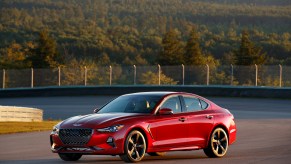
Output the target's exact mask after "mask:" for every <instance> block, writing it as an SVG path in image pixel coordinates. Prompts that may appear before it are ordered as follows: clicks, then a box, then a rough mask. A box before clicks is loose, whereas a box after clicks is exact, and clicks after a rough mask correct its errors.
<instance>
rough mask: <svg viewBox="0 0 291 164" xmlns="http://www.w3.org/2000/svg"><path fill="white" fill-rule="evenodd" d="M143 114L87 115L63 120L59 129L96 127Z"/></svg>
mask: <svg viewBox="0 0 291 164" xmlns="http://www.w3.org/2000/svg"><path fill="white" fill-rule="evenodd" d="M141 115H145V114H139V113H106V114H105V113H104V114H89V115H82V116H75V117H71V118H68V119H66V120H64V121H63V122H62V123H61V124H60V128H77V127H90V128H93V127H98V126H101V125H104V124H106V123H108V124H114V122H116V121H121V120H124V119H129V118H132V117H137V116H141Z"/></svg>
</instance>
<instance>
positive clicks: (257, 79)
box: [255, 64, 258, 86]
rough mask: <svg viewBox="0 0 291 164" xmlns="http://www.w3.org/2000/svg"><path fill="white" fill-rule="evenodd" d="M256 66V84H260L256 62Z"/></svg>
mask: <svg viewBox="0 0 291 164" xmlns="http://www.w3.org/2000/svg"><path fill="white" fill-rule="evenodd" d="M255 67H256V86H258V66H257V64H255Z"/></svg>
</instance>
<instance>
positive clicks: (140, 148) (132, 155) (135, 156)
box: [120, 130, 146, 162]
mask: <svg viewBox="0 0 291 164" xmlns="http://www.w3.org/2000/svg"><path fill="white" fill-rule="evenodd" d="M145 152H146V141H145V138H144V136H143V134H142V133H141V132H139V131H137V130H134V131H132V132H130V133H129V134H128V136H127V137H126V140H125V145H124V154H122V155H120V158H121V159H122V160H123V161H125V162H139V161H141V160H142V159H143V157H144V155H145Z"/></svg>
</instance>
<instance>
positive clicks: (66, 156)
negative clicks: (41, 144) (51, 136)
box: [59, 153, 82, 161]
mask: <svg viewBox="0 0 291 164" xmlns="http://www.w3.org/2000/svg"><path fill="white" fill-rule="evenodd" d="M59 156H60V158H61V159H62V160H64V161H78V160H79V159H80V158H81V157H82V154H78V153H59Z"/></svg>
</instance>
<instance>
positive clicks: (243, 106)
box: [0, 97, 291, 164]
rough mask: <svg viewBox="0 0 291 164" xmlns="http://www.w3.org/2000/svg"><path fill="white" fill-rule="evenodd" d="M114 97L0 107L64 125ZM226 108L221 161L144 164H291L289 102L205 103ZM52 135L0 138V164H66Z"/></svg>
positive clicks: (187, 155) (178, 155)
mask: <svg viewBox="0 0 291 164" xmlns="http://www.w3.org/2000/svg"><path fill="white" fill-rule="evenodd" d="M112 98H114V97H46V98H9V99H0V104H1V105H15V106H28V107H37V108H41V109H44V114H45V118H53V119H59V118H61V119H64V118H66V117H70V116H73V115H78V114H86V113H91V112H92V109H94V107H100V106H102V105H103V104H104V103H106V102H107V101H109V100H110V99H112ZM209 99H210V100H212V101H214V102H215V103H217V104H218V105H221V106H223V107H225V108H228V109H229V110H230V111H231V112H232V113H233V114H234V115H235V118H236V123H237V128H238V136H237V142H236V143H234V144H233V145H231V146H230V147H229V150H228V153H227V155H226V156H225V157H224V158H221V159H210V158H207V157H206V156H205V155H204V153H203V151H202V150H198V151H185V152H170V153H168V154H167V155H166V156H164V157H150V156H146V158H145V159H144V160H143V161H142V162H144V163H178V162H179V163H236V164H239V163H277V164H279V163H290V161H291V155H290V154H291V141H290V139H291V100H276V99H248V98H212V97H210V98H209ZM49 133H50V132H48V131H47V132H34V133H21V134H9V135H0V145H1V150H0V163H42V164H45V163H66V162H63V161H61V160H60V159H59V158H58V156H57V154H53V153H51V151H50V147H49ZM76 163H123V162H122V161H121V160H120V158H119V157H113V156H83V157H82V158H81V160H80V161H78V162H76Z"/></svg>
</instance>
